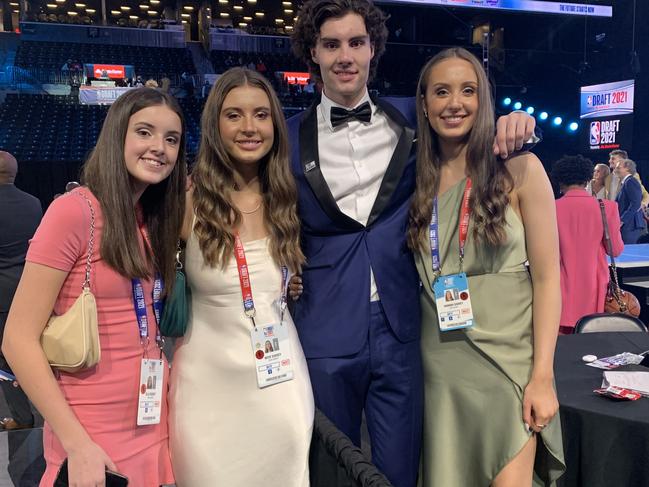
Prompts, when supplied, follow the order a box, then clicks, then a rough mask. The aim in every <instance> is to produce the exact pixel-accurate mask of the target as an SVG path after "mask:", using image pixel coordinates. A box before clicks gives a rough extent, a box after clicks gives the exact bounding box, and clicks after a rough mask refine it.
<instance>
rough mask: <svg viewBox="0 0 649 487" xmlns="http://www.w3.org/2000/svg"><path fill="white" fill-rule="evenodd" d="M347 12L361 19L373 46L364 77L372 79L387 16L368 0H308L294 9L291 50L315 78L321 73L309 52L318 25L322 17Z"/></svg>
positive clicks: (385, 31)
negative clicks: (372, 52) (367, 69)
mask: <svg viewBox="0 0 649 487" xmlns="http://www.w3.org/2000/svg"><path fill="white" fill-rule="evenodd" d="M348 13H355V14H358V15H360V16H361V17H362V18H363V20H365V29H366V30H367V33H368V34H369V36H370V43H371V44H372V46H373V47H374V57H373V58H372V61H370V72H369V80H368V81H372V79H373V78H374V76H375V75H376V69H377V67H378V63H379V59H380V58H381V56H382V55H383V53H384V52H385V43H386V42H387V39H388V29H387V27H386V26H385V22H386V21H387V20H388V16H387V15H386V14H385V13H384V12H383V11H382V10H381V9H379V8H378V7H376V6H375V5H374V4H373V3H372V1H371V0H310V1H307V2H305V3H304V5H303V6H302V8H301V9H300V11H299V12H298V17H297V21H296V22H295V28H294V30H293V35H292V36H291V40H292V48H293V53H294V54H295V55H296V56H297V57H298V58H299V59H301V60H302V61H303V62H304V63H305V64H306V65H307V67H308V68H309V72H310V73H311V75H312V76H313V78H314V79H315V80H316V81H318V82H321V81H322V77H321V76H320V68H319V66H318V65H317V64H316V63H315V62H314V61H313V58H312V56H311V49H312V48H314V47H315V45H316V42H317V41H318V36H319V35H320V27H322V24H324V23H325V21H326V20H328V19H331V18H340V17H344V16H345V15H347V14H348Z"/></svg>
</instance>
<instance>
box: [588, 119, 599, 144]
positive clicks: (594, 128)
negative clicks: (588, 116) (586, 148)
mask: <svg viewBox="0 0 649 487" xmlns="http://www.w3.org/2000/svg"><path fill="white" fill-rule="evenodd" d="M599 129H600V127H599V122H590V145H598V144H599V140H600V138H599Z"/></svg>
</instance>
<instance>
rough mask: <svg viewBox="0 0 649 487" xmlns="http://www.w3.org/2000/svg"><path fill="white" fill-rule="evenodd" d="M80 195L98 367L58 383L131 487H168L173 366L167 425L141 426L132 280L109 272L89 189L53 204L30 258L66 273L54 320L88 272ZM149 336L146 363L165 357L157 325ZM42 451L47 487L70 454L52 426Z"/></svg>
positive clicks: (95, 205)
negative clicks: (89, 252) (96, 322)
mask: <svg viewBox="0 0 649 487" xmlns="http://www.w3.org/2000/svg"><path fill="white" fill-rule="evenodd" d="M79 191H82V192H84V193H85V194H86V195H87V196H88V197H89V199H90V201H91V202H92V205H93V209H94V211H95V219H96V224H95V247H94V252H93V258H92V274H91V289H92V291H93V293H94V295H95V298H96V300H97V308H98V317H99V340H100V343H101V361H100V362H99V364H98V365H97V366H96V367H95V368H93V369H91V370H88V371H85V372H81V373H77V374H66V373H61V374H59V377H58V383H59V385H60V387H61V390H62V391H63V394H64V395H65V397H66V399H67V401H68V404H69V405H70V407H71V408H72V409H73V411H74V413H75V414H76V416H77V418H79V421H80V422H81V424H82V425H83V426H84V428H85V429H86V431H87V432H88V434H89V435H90V437H91V438H92V440H93V441H94V442H96V443H97V444H98V445H99V446H101V447H102V448H103V449H104V451H105V452H106V453H107V454H108V456H110V458H111V459H112V460H113V462H114V463H115V464H116V466H117V468H118V470H119V471H120V472H121V473H122V474H124V475H126V476H127V477H128V478H129V485H132V486H134V487H158V486H159V485H161V484H171V483H173V482H174V478H173V473H172V470H171V461H170V457H169V448H168V430H167V399H166V395H167V394H166V391H167V387H168V373H167V372H168V367H165V385H164V389H163V405H162V421H161V422H160V424H157V425H151V426H137V425H136V419H137V405H138V394H139V382H140V360H141V358H142V356H143V353H144V349H145V347H144V346H143V345H142V344H141V343H140V338H139V333H138V326H137V320H136V317H135V311H134V308H133V297H132V296H133V293H132V286H131V280H130V279H127V278H125V277H123V276H121V275H120V274H118V273H117V272H115V271H114V270H113V269H112V268H110V267H108V266H107V265H106V264H105V263H104V262H103V260H102V259H101V257H100V255H99V248H100V244H101V238H102V230H103V218H102V212H101V208H100V206H99V202H98V201H97V200H96V199H95V198H94V196H92V194H91V193H90V191H89V190H88V189H87V188H82V189H78V190H75V191H73V192H72V193H71V194H69V195H65V196H62V197H60V198H58V199H56V200H55V201H54V202H53V203H52V205H51V206H50V207H49V209H48V210H47V212H46V214H45V216H44V218H43V221H42V223H41V225H40V227H39V228H38V230H37V232H36V234H35V236H34V238H33V240H32V242H31V244H30V247H29V252H28V254H27V260H28V261H29V262H33V263H37V264H42V265H46V266H49V267H53V268H56V269H59V270H63V271H65V272H69V275H68V277H67V278H66V280H65V282H64V283H63V287H62V288H61V292H60V293H59V296H58V298H57V300H56V304H55V307H54V311H55V312H56V314H62V313H64V312H65V311H66V310H67V309H68V308H69V307H70V306H71V305H72V304H73V302H74V301H75V299H76V298H77V297H78V296H79V293H80V290H81V283H82V282H83V278H84V274H85V261H86V252H87V245H88V235H89V229H90V210H89V208H88V204H87V203H86V201H85V200H84V199H83V198H82V197H80V196H79V195H78V194H76V193H78V192H79ZM141 230H143V229H141ZM139 233H140V234H142V232H139ZM142 284H143V286H144V291H145V296H146V304H147V313H148V319H149V323H155V319H154V316H153V309H152V294H151V293H152V282H151V281H143V283H142ZM149 333H150V340H149V343H148V345H146V349H147V352H148V355H149V357H151V358H157V357H159V355H160V352H159V349H158V347H157V345H156V343H155V327H151V326H150V330H149ZM43 447H44V451H45V460H46V462H47V469H46V471H45V474H44V475H43V478H42V480H41V483H40V485H41V487H43V486H46V487H50V486H51V485H52V483H53V481H54V478H55V477H56V473H57V471H58V469H59V466H60V464H61V463H62V462H63V460H64V458H65V457H66V453H65V451H64V450H63V447H62V446H61V443H60V442H59V440H58V438H57V437H56V435H55V434H54V433H53V432H52V430H51V428H50V427H49V425H48V424H47V423H46V424H45V428H44V430H43Z"/></svg>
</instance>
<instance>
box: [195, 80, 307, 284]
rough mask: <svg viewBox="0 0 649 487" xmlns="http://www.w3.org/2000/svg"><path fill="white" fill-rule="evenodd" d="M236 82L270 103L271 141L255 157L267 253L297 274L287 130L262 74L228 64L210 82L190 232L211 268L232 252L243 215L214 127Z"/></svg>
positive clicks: (230, 163)
mask: <svg viewBox="0 0 649 487" xmlns="http://www.w3.org/2000/svg"><path fill="white" fill-rule="evenodd" d="M240 86H249V87H253V88H259V89H260V90H263V91H264V93H266V95H267V96H268V100H269V101H270V110H271V118H272V120H273V132H274V140H273V146H272V147H271V149H270V151H269V152H268V154H267V155H266V156H265V157H264V158H263V159H262V160H261V161H260V164H259V180H260V183H261V191H262V197H263V205H264V220H265V224H266V226H267V228H268V230H269V233H270V253H271V255H272V257H273V260H274V261H275V263H276V264H277V265H286V266H287V267H288V268H289V269H290V270H291V271H293V272H298V271H299V270H300V269H301V266H302V263H303V262H304V254H303V253H302V250H301V248H300V221H299V220H298V217H297V187H296V185H295V180H294V179H293V174H292V173H291V170H290V168H289V161H288V132H287V128H286V121H285V119H284V114H283V113H282V108H281V105H280V103H279V100H278V99H277V95H275V92H274V91H273V88H272V87H271V86H270V84H269V83H268V81H267V80H266V78H264V77H263V76H262V75H261V74H259V73H257V72H256V71H251V70H249V69H246V68H232V69H229V70H228V71H226V72H225V73H223V74H222V75H221V76H220V77H219V79H218V80H217V81H216V83H214V86H213V87H212V89H211V90H210V94H209V96H208V98H207V102H206V103H205V108H204V109H203V115H202V117H201V143H200V148H199V151H198V157H197V162H196V166H195V167H194V171H193V172H192V181H193V183H194V198H193V200H194V213H195V215H196V223H195V225H194V228H193V231H194V233H195V234H196V237H197V239H198V244H199V247H200V249H201V252H202V254H203V259H204V260H205V262H206V263H207V264H209V265H210V266H211V267H216V266H217V265H220V266H221V267H222V268H225V266H226V265H227V264H228V262H229V260H230V258H231V257H232V255H233V253H234V233H233V231H234V229H235V228H236V227H238V226H239V225H240V224H241V222H242V216H241V213H240V212H239V210H237V208H236V206H235V205H234V203H233V201H232V197H231V192H232V191H233V190H234V189H235V188H236V183H235V165H234V162H233V160H232V157H231V156H230V154H229V153H228V152H227V150H226V148H225V145H224V143H223V140H222V138H221V133H220V129H219V117H220V115H221V109H222V107H223V102H224V101H225V98H226V96H227V95H228V93H229V92H230V91H231V90H232V89H234V88H238V87H240Z"/></svg>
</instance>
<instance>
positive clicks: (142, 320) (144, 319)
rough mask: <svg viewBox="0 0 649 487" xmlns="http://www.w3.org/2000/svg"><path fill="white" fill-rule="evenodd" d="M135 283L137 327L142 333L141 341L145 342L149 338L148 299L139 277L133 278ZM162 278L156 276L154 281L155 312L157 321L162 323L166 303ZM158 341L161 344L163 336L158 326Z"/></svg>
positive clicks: (134, 298)
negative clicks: (164, 302)
mask: <svg viewBox="0 0 649 487" xmlns="http://www.w3.org/2000/svg"><path fill="white" fill-rule="evenodd" d="M131 282H132V284H133V305H134V307H135V317H136V318H137V327H138V330H139V333H140V341H142V342H144V341H146V340H147V339H148V338H149V318H148V316H147V312H146V301H145V299H144V287H143V286H142V282H141V281H140V280H139V279H137V278H136V279H132V280H131ZM162 287H163V283H162V279H161V278H160V276H156V278H155V280H154V281H153V314H154V316H155V320H156V323H160V318H161V316H162V310H163V307H164V304H163V302H162V299H161V296H162ZM155 340H156V343H158V344H160V343H161V341H162V337H161V335H160V328H159V327H157V326H156V335H155Z"/></svg>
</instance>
